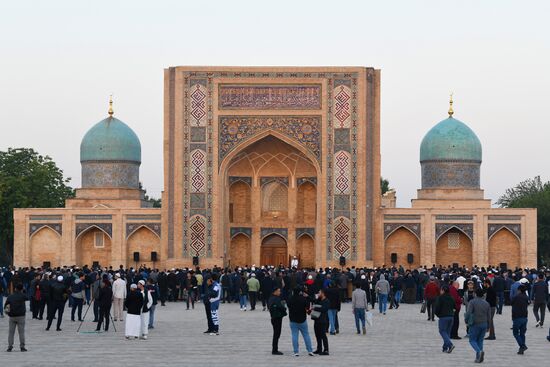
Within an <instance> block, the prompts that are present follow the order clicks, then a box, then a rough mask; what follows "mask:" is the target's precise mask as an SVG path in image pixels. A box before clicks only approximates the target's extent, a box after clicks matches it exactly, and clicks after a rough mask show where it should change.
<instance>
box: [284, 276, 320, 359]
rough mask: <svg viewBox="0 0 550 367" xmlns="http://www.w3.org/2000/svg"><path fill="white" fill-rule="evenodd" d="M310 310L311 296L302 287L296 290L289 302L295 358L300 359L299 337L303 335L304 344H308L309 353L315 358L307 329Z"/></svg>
mask: <svg viewBox="0 0 550 367" xmlns="http://www.w3.org/2000/svg"><path fill="white" fill-rule="evenodd" d="M309 310H310V301H309V295H308V294H307V293H306V292H305V291H304V289H303V288H302V287H297V288H296V289H294V292H293V293H292V296H291V297H290V299H289V300H288V318H289V320H290V331H291V335H292V349H293V351H294V356H295V357H298V356H299V355H300V354H299V346H298V337H299V334H300V333H301V334H302V338H304V343H305V344H306V350H307V353H308V354H309V355H310V356H314V354H313V348H312V347H311V338H310V337H309V330H308V327H307V314H308V312H309Z"/></svg>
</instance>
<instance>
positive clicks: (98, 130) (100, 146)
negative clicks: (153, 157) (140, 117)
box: [80, 117, 141, 162]
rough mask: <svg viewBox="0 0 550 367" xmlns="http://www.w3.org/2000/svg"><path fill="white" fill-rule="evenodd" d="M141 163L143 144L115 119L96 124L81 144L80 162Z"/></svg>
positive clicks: (127, 127)
mask: <svg viewBox="0 0 550 367" xmlns="http://www.w3.org/2000/svg"><path fill="white" fill-rule="evenodd" d="M85 161H130V162H141V144H140V142H139V138H138V137H137V135H136V133H134V131H133V130H132V129H130V127H129V126H128V125H126V124H125V123H124V122H122V121H120V120H119V119H117V118H114V117H107V118H106V119H104V120H102V121H100V122H98V123H97V124H95V125H94V126H93V127H92V128H91V129H90V130H88V132H87V133H86V135H84V138H83V139H82V143H80V162H85Z"/></svg>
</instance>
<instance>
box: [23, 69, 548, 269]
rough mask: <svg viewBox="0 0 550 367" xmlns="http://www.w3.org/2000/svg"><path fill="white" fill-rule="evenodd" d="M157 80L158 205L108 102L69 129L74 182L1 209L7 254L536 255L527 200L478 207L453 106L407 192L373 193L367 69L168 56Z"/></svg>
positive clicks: (374, 78)
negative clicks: (160, 130) (65, 193)
mask: <svg viewBox="0 0 550 367" xmlns="http://www.w3.org/2000/svg"><path fill="white" fill-rule="evenodd" d="M164 95H165V100H164V191H163V194H162V209H157V208H150V207H147V203H146V202H145V201H144V200H143V191H142V190H141V189H140V186H139V168H140V163H141V145H140V141H139V138H138V137H137V136H136V134H135V133H134V132H133V131H132V130H131V128H130V127H129V126H128V125H126V124H125V123H124V122H122V121H120V120H118V119H117V118H115V117H114V115H113V112H112V109H110V110H109V116H108V117H107V118H106V119H104V120H102V121H100V122H99V123H97V124H96V125H94V126H93V127H92V128H91V129H90V130H89V131H88V132H87V133H86V135H85V136H84V138H83V140H82V143H81V146H80V161H81V166H82V185H81V186H82V187H81V188H79V189H77V190H76V197H75V198H73V199H68V200H67V201H66V205H65V207H64V208H55V209H51V208H50V209H48V208H44V209H16V210H15V212H14V219H15V228H14V230H15V243H14V253H15V257H14V263H15V265H16V266H35V267H37V266H43V265H50V266H63V265H73V264H76V265H78V266H84V265H88V266H92V265H94V264H95V265H100V266H110V265H112V266H118V265H123V266H139V265H142V264H145V265H147V266H155V267H159V268H169V267H181V266H192V265H199V266H202V267H211V266H216V265H217V266H231V267H233V266H244V265H252V264H256V265H259V264H261V265H279V264H283V265H288V264H289V263H290V259H291V258H292V257H294V256H295V257H296V258H297V259H298V261H299V264H300V266H301V267H320V266H322V267H324V266H342V265H345V266H353V265H355V266H382V265H403V266H404V267H407V268H412V267H418V266H422V265H427V266H431V265H432V264H438V265H439V264H441V265H452V264H456V265H460V266H462V265H466V266H468V267H472V266H473V265H478V266H487V265H489V264H490V265H501V264H502V265H506V266H508V267H516V266H520V267H534V266H536V248H537V236H536V235H537V233H536V226H537V223H536V210H535V209H496V208H492V207H491V202H490V200H488V199H485V198H484V195H483V190H481V188H480V168H481V161H482V147H481V143H480V141H479V139H478V138H477V136H476V135H475V133H474V132H473V131H472V130H471V129H470V128H469V127H468V126H467V125H465V124H464V123H462V122H461V121H459V120H457V119H456V118H454V117H453V112H452V109H451V110H450V111H449V117H448V118H447V119H445V120H443V121H441V122H440V123H438V124H437V125H435V126H434V128H432V129H431V130H430V131H429V132H428V133H427V135H426V136H425V138H424V139H423V141H422V143H421V147H420V165H421V175H422V187H421V189H420V190H418V197H417V198H416V199H414V200H412V207H411V208H396V207H395V192H393V191H390V192H389V193H386V194H385V195H381V192H380V160H381V158H380V71H379V70H376V69H373V68H363V67H341V68H340V67H322V68H321V67H281V68H264V67H257V68H252V67H170V68H168V69H166V70H165V71H164Z"/></svg>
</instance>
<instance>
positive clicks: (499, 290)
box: [493, 273, 506, 315]
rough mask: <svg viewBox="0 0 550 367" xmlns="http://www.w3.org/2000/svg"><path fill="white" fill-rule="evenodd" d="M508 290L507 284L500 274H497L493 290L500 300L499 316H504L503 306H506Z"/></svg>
mask: <svg viewBox="0 0 550 367" xmlns="http://www.w3.org/2000/svg"><path fill="white" fill-rule="evenodd" d="M505 288H506V282H505V281H504V278H503V277H502V275H501V274H500V273H498V274H497V276H496V277H495V279H494V280H493V289H494V290H495V293H496V295H497V298H498V304H497V310H496V311H497V314H498V315H502V306H504V290H505Z"/></svg>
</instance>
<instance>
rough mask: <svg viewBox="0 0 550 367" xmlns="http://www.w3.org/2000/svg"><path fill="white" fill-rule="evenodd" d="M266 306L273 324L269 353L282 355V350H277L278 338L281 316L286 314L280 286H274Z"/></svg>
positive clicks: (279, 335) (281, 321)
mask: <svg viewBox="0 0 550 367" xmlns="http://www.w3.org/2000/svg"><path fill="white" fill-rule="evenodd" d="M267 308H268V310H269V314H270V316H271V326H273V338H272V341H271V354H273V355H282V354H283V352H281V351H279V338H280V337H281V328H282V324H283V317H285V316H286V315H287V313H286V307H285V306H284V305H283V303H282V300H281V288H279V287H277V286H276V287H275V288H274V289H273V292H272V293H271V297H269V301H268V302H267Z"/></svg>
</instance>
